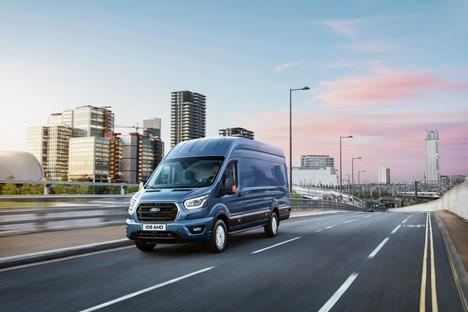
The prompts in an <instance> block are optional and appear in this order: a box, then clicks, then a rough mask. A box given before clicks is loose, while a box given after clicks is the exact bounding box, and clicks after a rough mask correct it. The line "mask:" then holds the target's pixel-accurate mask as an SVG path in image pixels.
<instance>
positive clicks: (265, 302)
mask: <svg viewBox="0 0 468 312" xmlns="http://www.w3.org/2000/svg"><path fill="white" fill-rule="evenodd" d="M430 221H431V222H430V223H429V218H427V214H426V213H414V214H410V213H354V212H353V213H337V214H330V215H322V216H314V217H305V218H301V219H294V220H288V221H285V222H282V223H281V224H280V228H279V229H280V234H279V235H278V236H277V237H275V238H266V237H265V236H264V234H263V229H257V230H253V231H249V232H245V233H243V234H240V235H237V236H233V237H231V238H230V241H229V248H228V250H227V251H226V252H224V253H222V254H210V253H208V252H207V251H206V249H203V248H202V247H201V246H200V245H193V244H183V245H159V246H157V247H156V249H155V251H154V252H152V253H149V254H144V253H142V252H140V251H138V250H137V249H136V248H134V247H124V248H120V249H117V250H112V251H106V252H99V253H95V254H90V255H84V256H80V257H76V258H72V259H62V260H59V261H54V262H50V263H43V264H39V265H33V266H27V267H22V268H17V269H10V270H3V271H0V303H1V304H0V310H1V311H82V310H86V309H89V310H88V311H93V310H103V311H184V312H186V311H211V310H222V311H321V312H324V311H417V310H419V309H420V305H425V310H426V311H431V310H432V311H436V310H435V309H433V308H435V307H437V308H438V310H439V311H463V307H462V305H461V301H460V299H459V296H458V292H457V289H456V286H455V283H454V280H453V277H452V273H451V271H450V266H449V262H448V257H447V255H446V252H445V249H444V245H443V241H442V237H441V235H440V232H439V228H438V225H437V222H436V221H435V218H434V216H431V218H430ZM426 224H427V225H428V226H426ZM431 232H432V234H431ZM431 237H432V238H433V240H431ZM425 246H426V247H425ZM432 254H433V256H432ZM424 255H426V257H425V256H424ZM424 259H426V260H424ZM423 272H425V273H426V274H425V275H423ZM423 276H425V278H424V277H423ZM422 311H424V309H423V310H422Z"/></svg>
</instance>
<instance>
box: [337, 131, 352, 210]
mask: <svg viewBox="0 0 468 312" xmlns="http://www.w3.org/2000/svg"><path fill="white" fill-rule="evenodd" d="M352 137H353V136H352V135H348V136H340V200H341V201H343V161H342V157H341V140H342V139H351V138H352Z"/></svg>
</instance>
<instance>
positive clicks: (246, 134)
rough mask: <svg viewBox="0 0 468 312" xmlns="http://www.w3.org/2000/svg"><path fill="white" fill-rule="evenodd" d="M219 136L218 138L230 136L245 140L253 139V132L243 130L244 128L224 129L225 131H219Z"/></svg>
mask: <svg viewBox="0 0 468 312" xmlns="http://www.w3.org/2000/svg"><path fill="white" fill-rule="evenodd" d="M219 135H220V136H232V137H241V138H247V139H251V140H253V139H254V132H253V131H250V130H247V129H244V128H239V127H236V128H225V129H219Z"/></svg>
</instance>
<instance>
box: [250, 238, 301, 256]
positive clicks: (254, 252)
mask: <svg viewBox="0 0 468 312" xmlns="http://www.w3.org/2000/svg"><path fill="white" fill-rule="evenodd" d="M299 238H301V236H297V237H294V238H291V239H288V240H285V241H284V242H280V243H277V244H274V245H271V246H269V247H265V248H262V249H259V250H255V251H252V254H257V253H259V252H262V251H265V250H268V249H271V248H275V247H278V246H281V245H284V244H287V243H290V242H292V241H295V240H296V239H299Z"/></svg>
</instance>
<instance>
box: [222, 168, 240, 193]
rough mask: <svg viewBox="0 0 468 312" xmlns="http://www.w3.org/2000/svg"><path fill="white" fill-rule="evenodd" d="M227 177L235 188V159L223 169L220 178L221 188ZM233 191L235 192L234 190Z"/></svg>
mask: <svg viewBox="0 0 468 312" xmlns="http://www.w3.org/2000/svg"><path fill="white" fill-rule="evenodd" d="M227 179H230V180H231V181H232V185H233V186H235V189H237V186H238V185H239V184H238V177H237V161H231V162H230V163H229V164H228V165H227V167H226V169H225V170H224V174H223V177H222V178H221V188H223V189H224V183H225V182H226V180H227ZM233 192H234V193H235V191H233Z"/></svg>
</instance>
